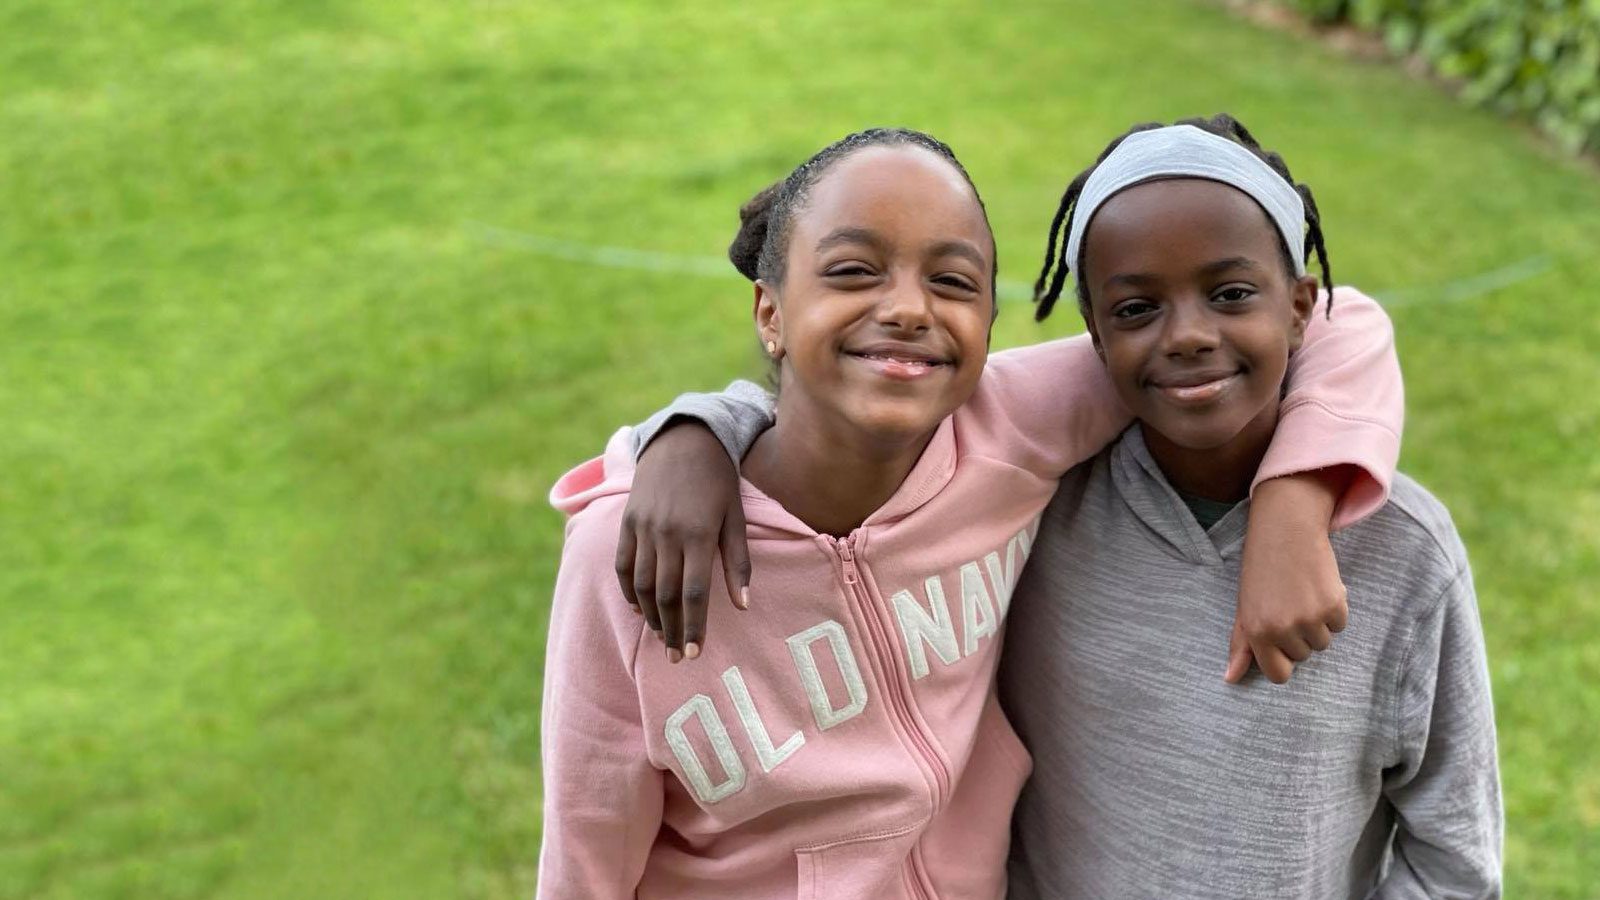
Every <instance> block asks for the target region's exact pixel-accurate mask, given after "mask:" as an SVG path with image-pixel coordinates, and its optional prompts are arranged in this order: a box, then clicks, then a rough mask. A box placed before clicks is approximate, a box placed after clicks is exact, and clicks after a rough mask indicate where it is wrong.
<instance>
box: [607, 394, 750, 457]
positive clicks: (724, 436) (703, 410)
mask: <svg viewBox="0 0 1600 900" xmlns="http://www.w3.org/2000/svg"><path fill="white" fill-rule="evenodd" d="M772 410H773V397H772V395H771V394H769V393H767V392H766V391H764V390H762V389H761V387H760V386H758V385H756V384H754V383H752V382H749V381H735V382H733V383H732V384H730V385H728V387H727V388H726V389H724V390H723V391H721V392H719V393H715V394H697V393H689V394H680V395H679V396H678V397H677V398H676V399H675V400H673V401H672V402H671V403H670V404H668V405H667V407H666V408H665V409H662V410H659V411H658V412H656V413H655V414H654V415H652V416H651V417H650V418H648V419H646V420H644V422H642V423H640V424H639V425H637V426H635V427H634V429H633V456H634V459H636V460H637V459H638V458H639V457H640V456H642V455H643V454H644V451H645V448H646V447H648V446H649V445H650V442H651V441H653V440H655V438H656V436H657V435H659V434H660V433H661V432H662V431H664V430H666V429H667V428H668V427H669V426H671V425H674V424H677V423H678V422H681V421H684V420H692V421H695V422H699V423H700V424H701V425H704V426H705V427H706V428H708V429H710V431H711V433H712V434H714V435H716V437H717V441H718V442H719V443H721V444H722V447H723V449H724V450H726V451H728V457H729V458H730V459H732V460H733V464H734V466H735V467H737V466H738V465H739V461H740V460H742V459H744V455H745V454H746V453H748V452H749V450H750V447H751V445H753V444H754V443H755V441H756V438H757V437H760V435H761V433H762V432H763V431H766V430H767V429H768V428H770V427H772Z"/></svg>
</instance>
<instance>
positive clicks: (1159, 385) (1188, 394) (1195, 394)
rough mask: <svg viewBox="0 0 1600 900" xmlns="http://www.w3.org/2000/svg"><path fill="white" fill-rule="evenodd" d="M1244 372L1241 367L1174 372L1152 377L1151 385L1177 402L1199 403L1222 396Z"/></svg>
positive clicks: (1184, 403)
mask: <svg viewBox="0 0 1600 900" xmlns="http://www.w3.org/2000/svg"><path fill="white" fill-rule="evenodd" d="M1242 374H1243V373H1242V372H1241V371H1240V370H1239V369H1206V370H1200V371H1193V372H1173V373H1170V374H1166V375H1161V376H1159V377H1156V378H1151V379H1150V386H1151V387H1153V388H1155V389H1156V391H1158V392H1159V393H1160V394H1161V395H1162V396H1164V397H1166V398H1167V399H1168V400H1171V401H1173V402H1175V403H1180V404H1183V405H1186V406H1187V405H1199V404H1203V403H1209V402H1211V401H1213V400H1215V399H1217V398H1218V397H1220V396H1222V394H1223V393H1225V392H1226V391H1227V390H1228V388H1230V387H1232V386H1233V385H1234V383H1235V382H1236V381H1238V379H1239V377H1240V375H1242Z"/></svg>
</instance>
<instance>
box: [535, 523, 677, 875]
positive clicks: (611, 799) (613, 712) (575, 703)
mask: <svg viewBox="0 0 1600 900" xmlns="http://www.w3.org/2000/svg"><path fill="white" fill-rule="evenodd" d="M625 499H626V498H625V497H624V496H621V495H618V496H612V497H605V498H602V499H600V500H597V501H595V502H594V503H592V504H590V505H589V506H588V507H587V508H586V509H584V510H583V511H582V512H580V513H578V514H577V515H575V516H574V517H573V518H572V519H571V520H570V521H569V522H568V524H567V539H566V545H565V547H564V548H563V550H562V554H561V570H560V572H559V574H558V575H557V576H556V589H555V599H554V602H553V603H552V606H551V612H550V632H549V639H548V645H547V649H546V653H545V671H544V699H543V709H542V711H541V722H542V734H541V756H542V760H543V772H544V845H543V847H542V848H541V850H540V856H539V893H538V896H539V898H541V900H556V898H563V900H564V898H580V897H582V898H631V897H633V896H634V893H635V891H636V889H637V887H638V884H639V879H640V877H641V875H642V873H643V872H644V867H645V862H646V860H647V859H648V858H649V853H650V848H651V846H652V844H653V843H654V841H655V837H656V832H657V831H658V830H659V829H660V826H661V810H662V791H663V782H662V777H663V776H662V772H661V770H659V769H657V768H655V767H654V766H653V765H652V764H651V762H650V759H649V756H648V754H647V752H646V744H645V735H644V728H643V722H642V715H641V711H640V707H639V692H638V688H637V686H636V682H635V680H634V661H635V659H636V657H637V652H638V647H639V642H640V636H641V629H640V625H639V619H638V616H637V615H636V614H635V613H634V612H633V611H632V610H631V609H630V608H629V606H628V603H627V601H626V600H625V599H623V597H622V593H621V591H620V590H619V589H618V587H617V580H616V573H615V570H614V559H615V555H616V545H617V527H618V523H619V522H620V521H621V518H622V505H623V501H624V500H625Z"/></svg>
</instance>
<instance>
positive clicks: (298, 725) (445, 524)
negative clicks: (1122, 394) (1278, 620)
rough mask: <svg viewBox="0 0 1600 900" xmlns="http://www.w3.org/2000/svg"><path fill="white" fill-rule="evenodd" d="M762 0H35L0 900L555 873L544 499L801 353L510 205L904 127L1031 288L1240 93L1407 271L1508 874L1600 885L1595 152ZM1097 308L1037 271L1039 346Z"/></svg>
mask: <svg viewBox="0 0 1600 900" xmlns="http://www.w3.org/2000/svg"><path fill="white" fill-rule="evenodd" d="M729 6H730V5H725V4H709V3H692V4H681V3H680V4H652V3H644V2H615V0H602V2H590V3H578V4H565V3H554V2H536V3H510V2H499V0H481V2H471V3H426V4H424V3H417V4H412V5H406V6H402V5H400V4H382V3H357V2H339V0H334V2H304V0H302V2H297V3H267V2H262V0H235V2H232V3H226V4H220V3H202V2H198V0H188V2H173V0H161V2H148V3H139V4H128V3H111V2H96V3H70V4H68V3H53V2H44V0H14V2H11V3H7V4H5V5H4V6H3V7H0V33H3V34H4V35H5V36H6V37H5V40H4V41H0V133H3V134H4V135H5V137H4V138H3V139H0V198H3V215H0V342H3V343H0V347H3V352H0V423H3V424H4V436H3V437H0V467H3V470H4V472H5V477H4V478H3V479H0V691H3V693H0V898H7V900H10V898H50V900H55V898H73V900H98V898H123V897H126V898H141V900H142V898H155V897H159V898H198V897H217V896H226V897H241V898H289V897H295V898H299V897H329V898H335V897H336V898H345V897H374V898H411V897H415V898H441V897H464V898H508V897H525V896H527V895H528V893H529V891H530V890H531V888H532V885H533V880H534V875H535V866H536V861H537V850H538V841H539V803H540V797H539V779H538V774H537V760H538V705H539V690H540V668H541V664H542V659H543V643H544V623H545V618H546V606H547V604H548V602H549V593H550V587H551V583H552V581H553V578H554V569H555V563H556V559H557V555H558V551H559V546H560V542H561V521H560V519H559V517H558V516H557V515H556V514H555V513H554V512H553V511H551V510H550V509H549V508H548V507H547V506H546V505H545V503H544V496H545V492H546V491H547V490H548V488H549V485H550V483H551V482H552V481H553V479H554V478H555V477H556V476H557V475H558V474H559V473H560V472H562V471H563V470H564V469H565V468H566V467H567V466H568V465H570V464H571V463H573V462H575V461H577V460H579V459H580V458H582V457H584V456H586V455H589V454H592V453H594V452H597V451H598V450H599V448H600V447H601V445H602V443H603V442H604V440H605V438H606V436H607V435H608V434H609V433H610V431H611V430H612V429H614V428H615V427H616V426H618V425H619V424H622V423H625V422H629V421H632V420H635V419H637V418H639V417H641V416H643V415H644V414H645V413H647V412H648V411H650V410H651V409H653V408H654V407H656V406H657V405H659V404H660V403H662V402H663V401H665V400H666V399H667V398H669V397H670V396H671V395H672V394H674V393H675V392H677V391H678V390H680V389H688V388H697V389H703V388H708V387H712V386H716V385H719V384H721V383H722V382H724V381H726V380H727V379H728V378H729V377H731V376H733V375H735V374H739V373H748V372H752V371H755V370H756V365H757V364H756V355H755V352H754V349H755V348H754V340H753V338H752V333H751V328H750V326H749V324H748V322H747V314H746V311H747V309H748V305H749V291H748V287H747V286H745V285H743V284H742V283H741V282H740V281H739V280H738V279H737V277H736V276H732V273H731V270H729V273H728V276H718V275H715V274H709V275H708V274H696V273H694V272H675V271H641V270H638V269H632V268H626V267H610V266H604V265H597V264H593V263H587V262H583V261H581V260H580V261H574V260H569V259H561V258H558V257H557V256H554V255H551V254H550V253H548V252H542V251H539V250H538V249H537V246H538V245H537V244H536V243H535V242H519V241H516V240H506V239H504V232H502V231H496V230H495V229H504V230H508V231H512V232H522V233H529V234H533V235H537V236H544V237H554V238H560V239H562V240H567V241H574V242H579V243H581V244H591V245H605V246H616V247H627V248H635V249H640V250H648V251H655V252H660V253H668V254H681V255H684V256H688V257H715V256H716V255H718V254H719V253H720V252H721V248H722V247H723V246H725V244H726V242H727V240H728V239H729V238H730V237H731V236H732V233H733V228H734V224H735V222H736V217H735V214H734V213H735V209H736V208H737V206H738V204H739V203H740V202H741V201H742V200H744V199H745V198H746V197H747V196H748V195H749V194H751V193H752V192H753V191H754V190H755V189H757V188H759V187H760V186H762V185H764V184H766V183H767V182H768V181H770V180H772V179H774V178H776V177H779V176H781V175H782V174H784V173H785V172H787V171H788V169H789V168H790V167H791V166H792V165H794V164H795V163H796V162H798V161H799V160H801V159H802V158H804V157H805V156H806V155H808V154H809V153H810V152H811V151H812V150H814V149H816V148H817V147H819V146H821V145H822V144H823V143H826V142H827V141H829V140H832V139H833V138H835V137H837V136H839V135H841V134H843V133H844V132H846V131H849V130H854V129H856V128H859V127H862V126H865V125H869V124H905V125H910V126H914V127H918V128H923V129H927V130H930V131H932V132H933V133H935V134H937V135H939V136H941V137H943V138H944V139H945V140H947V141H949V142H950V143H951V144H953V145H954V146H955V147H956V149H957V150H958V151H959V152H960V153H961V154H962V157H963V159H964V160H965V162H966V163H967V166H968V168H969V169H970V170H971V171H972V173H973V176H974V177H975V178H976V180H977V182H978V184H979V186H980V187H981V188H982V189H983V190H984V193H985V197H986V199H987V201H988V204H989V208H990V210H991V214H992V216H993V219H994V224H995V227H996V229H997V232H998V236H999V241H1000V245H1001V259H1002V274H1003V277H1006V278H1008V279H1010V280H1015V281H1023V280H1031V278H1032V276H1033V274H1034V271H1035V268H1034V267H1035V265H1036V264H1037V261H1038V258H1039V256H1040V255H1041V252H1042V243H1043V235H1044V229H1045V226H1046V225H1047V223H1048V220H1049V216H1050V214H1051V212H1052V211H1053V210H1054V208H1055V204H1056V199H1057V198H1058V196H1059V192H1060V190H1061V188H1062V186H1063V185H1064V184H1065V182H1066V181H1067V179H1068V178H1070V177H1071V175H1072V174H1074V173H1075V172H1077V171H1078V169H1079V168H1081V167H1082V166H1083V165H1084V164H1085V163H1087V162H1088V161H1089V160H1090V159H1091V158H1092V157H1093V155H1094V154H1095V153H1097V152H1098V151H1099V149H1100V147H1101V146H1102V145H1103V144H1104V142H1105V141H1106V140H1107V139H1108V138H1110V137H1111V136H1112V135H1114V134H1116V133H1119V132H1121V131H1122V130H1123V129H1124V128H1125V127H1126V126H1127V125H1129V124H1131V122H1132V121H1133V120H1135V119H1138V120H1144V119H1163V118H1172V117H1176V116H1180V115H1188V114H1195V113H1207V112H1213V111H1217V110H1223V109H1227V110H1231V111H1233V112H1235V113H1236V114H1238V115H1239V116H1241V117H1242V118H1243V119H1244V120H1245V121H1246V122H1247V123H1249V124H1250V125H1251V126H1252V127H1253V128H1254V129H1255V130H1256V132H1257V134H1258V135H1259V136H1261V137H1262V139H1263V141H1264V142H1265V143H1266V144H1267V145H1268V146H1271V147H1275V148H1277V149H1279V150H1281V151H1282V152H1283V153H1284V154H1285V156H1286V157H1287V158H1288V160H1289V161H1290V162H1291V164H1292V166H1293V168H1294V170H1295V172H1296V174H1297V175H1298V176H1299V177H1301V178H1302V179H1304V180H1307V181H1309V182H1310V183H1312V184H1313V185H1314V186H1315V187H1316V189H1317V194H1318V197H1319V198H1320V200H1321V204H1322V207H1323V209H1324V213H1325V217H1326V220H1327V221H1328V223H1329V229H1328V230H1329V243H1330V246H1331V248H1332V258H1333V265H1334V272H1335V275H1336V277H1337V278H1338V279H1339V280H1340V281H1343V282H1348V283H1354V284H1357V285H1360V286H1362V287H1365V288H1367V289H1368V290H1369V291H1372V292H1376V293H1379V294H1380V295H1383V296H1386V297H1388V298H1389V299H1390V300H1391V301H1392V304H1393V305H1392V314H1393V316H1394V319H1395V324H1396V327H1397V329H1398V332H1399V336H1400V344H1401V353H1402V358H1403V361H1404V363H1405V366H1406V372H1407V378H1408V383H1407V387H1408V389H1409V392H1410V413H1411V417H1410V421H1409V423H1408V431H1407V435H1406V450H1405V459H1404V466H1405V468H1406V469H1407V470H1408V471H1410V472H1411V473H1412V474H1414V475H1416V476H1417V477H1418V478H1420V479H1421V480H1422V481H1423V482H1424V483H1426V484H1427V485H1429V486H1430V487H1431V488H1432V489H1433V490H1434V491H1435V492H1437V493H1438V494H1439V496H1440V497H1442V498H1443V499H1444V500H1445V501H1446V502H1447V503H1448V504H1449V505H1450V507H1451V509H1452V510H1453V511H1454V513H1455V516H1456V520H1457V522H1458V523H1459V525H1460V527H1461V530H1462V533H1463V535H1464V537H1465V539H1466V542H1467V544H1468V546H1469V548H1470V549H1471V551H1472V554H1473V558H1474V563H1475V568H1476V572H1477V582H1478V588H1479V592H1480V598H1481V604H1482V610H1483V616H1484V624H1485V630H1486V632H1487V636H1488V641H1489V650H1490V653H1491V661H1492V665H1493V669H1494V678H1495V689H1496V695H1497V705H1498V715H1499V721H1500V729H1501V731H1500V735H1501V749H1502V759H1503V765H1504V775H1505V796H1506V810H1507V818H1508V831H1509V833H1508V846H1507V874H1508V887H1509V890H1508V892H1507V893H1508V895H1509V896H1513V897H1531V898H1580V897H1588V896H1593V894H1592V892H1593V891H1594V890H1595V883H1596V882H1595V879H1596V877H1597V876H1596V872H1595V866H1596V865H1597V861H1600V763H1597V762H1596V760H1597V758H1600V757H1597V756H1596V744H1597V742H1600V727H1597V726H1596V724H1595V723H1597V722H1600V688H1597V685H1600V549H1597V548H1600V451H1597V445H1600V391H1597V390H1596V384H1597V383H1600V316H1596V314H1595V301H1596V299H1597V298H1600V254H1596V252H1595V241H1596V235H1600V178H1596V177H1595V175H1594V174H1593V171H1592V170H1591V169H1587V168H1585V167H1583V166H1580V165H1577V164H1574V163H1571V162H1567V161H1563V160H1562V159H1561V158H1559V157H1558V156H1557V155H1555V154H1554V153H1553V152H1551V151H1549V150H1547V149H1545V148H1544V147H1543V146H1541V145H1540V144H1539V143H1538V142H1537V141H1536V140H1534V139H1532V138H1530V137H1529V135H1528V134H1527V133H1526V132H1525V131H1524V130H1523V129H1521V128H1519V127H1517V126H1514V125H1508V124H1507V123H1505V122H1503V121H1500V120H1497V119H1496V118H1494V117H1493V116H1491V115H1489V114H1487V113H1483V112H1477V111H1470V110H1466V109H1463V108H1462V107H1460V106H1459V105H1458V104H1456V103H1455V102H1453V101H1452V100H1451V99H1449V98H1448V97H1446V96H1444V95H1443V94H1441V93H1440V92H1439V91H1438V90H1436V89H1435V88H1433V87H1430V86H1428V85H1426V84H1422V83H1418V82H1415V81H1413V80H1411V79H1409V78H1407V77H1405V76H1404V75H1402V74H1401V73H1399V72H1398V71H1397V70H1396V69H1394V68H1392V67H1389V66H1385V65H1376V64H1370V63H1367V64H1363V63H1355V62H1350V61H1346V60H1343V59H1340V58H1338V57H1337V56H1335V55H1333V54H1331V53H1329V52H1326V51H1324V50H1323V49H1321V48H1320V47H1318V46H1317V45H1315V44H1309V43H1303V42H1299V41H1296V40H1293V39H1290V38H1286V37H1283V36H1281V35H1278V34H1274V33H1270V32H1266V31H1262V30H1259V29H1258V28H1256V27H1254V26H1251V25H1248V24H1243V23H1240V22H1238V21H1235V20H1233V19H1230V18H1229V17H1228V16H1227V15H1225V14H1224V13H1223V12H1221V11H1220V10H1219V9H1218V8H1217V7H1214V6H1211V5H1208V4H1205V3H1198V4H1197V3H1191V2H1179V0H1164V2H1148V3H1140V4H1117V3H1097V2H1089V0H1079V2H1069V3H1060V4H1054V5H1050V6H1046V5H1043V4H1028V5H1025V6H1022V7H1020V8H1017V9H1013V10H1010V11H1007V12H1004V13H1001V12H998V11H995V7H994V6H993V5H989V4H980V3H977V2H970V3H961V4H944V3H933V4H929V3H909V2H907V3H902V4H900V6H901V9H899V10H898V11H896V12H894V13H892V14H891V13H888V12H873V13H871V14H867V13H866V12H865V8H863V7H860V6H859V5H857V4H849V3H844V2H840V0H826V2H813V3H810V4H807V5H806V6H805V8H804V9H803V10H801V11H797V12H795V13H794V14H793V15H790V16H778V15H769V14H766V13H759V12H754V11H751V10H742V11H741V10H737V9H731V8H728V7H729ZM485 226H487V227H485ZM606 258H607V259H611V258H612V257H606ZM617 258H619V259H621V260H622V261H623V262H627V261H628V259H629V258H627V257H617ZM1507 267H1511V268H1510V273H1509V274H1507V273H1506V272H1505V271H1504V270H1506V269H1507ZM1058 319H1059V320H1060V321H1055V322H1052V323H1051V325H1050V327H1049V328H1045V329H1041V328H1038V327H1036V326H1034V325H1033V324H1032V323H1031V321H1030V320H1029V317H1028V308H1027V305H1026V304H1025V303H1021V302H1011V303H1009V304H1008V305H1007V307H1006V311H1005V314H1004V315H1002V317H1001V321H1000V324H999V327H998V331H997V342H998V343H999V344H1000V345H1008V344H1016V343H1020V342H1027V341H1033V340H1037V339H1039V338H1041V337H1045V336H1053V335H1057V334H1061V333H1064V332H1066V331H1068V330H1075V328H1076V324H1075V323H1074V322H1071V321H1069V320H1070V319H1071V317H1070V316H1067V315H1062V316H1059V317H1058Z"/></svg>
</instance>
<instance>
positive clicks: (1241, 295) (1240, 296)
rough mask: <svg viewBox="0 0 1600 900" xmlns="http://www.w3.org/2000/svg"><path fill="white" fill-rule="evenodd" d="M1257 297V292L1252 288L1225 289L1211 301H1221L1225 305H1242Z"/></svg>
mask: <svg viewBox="0 0 1600 900" xmlns="http://www.w3.org/2000/svg"><path fill="white" fill-rule="evenodd" d="M1255 295H1256V292H1255V290H1254V289H1252V288H1247V287H1240V286H1235V287H1230V288H1223V289H1222V290H1220V291H1218V292H1217V294H1216V295H1215V296H1214V297H1212V298H1211V299H1213V300H1220V301H1222V302H1223V303H1242V302H1244V301H1245V300H1249V299H1250V298H1251V297H1254V296H1255Z"/></svg>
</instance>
